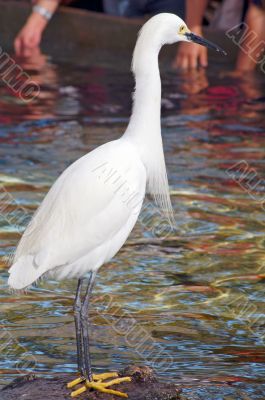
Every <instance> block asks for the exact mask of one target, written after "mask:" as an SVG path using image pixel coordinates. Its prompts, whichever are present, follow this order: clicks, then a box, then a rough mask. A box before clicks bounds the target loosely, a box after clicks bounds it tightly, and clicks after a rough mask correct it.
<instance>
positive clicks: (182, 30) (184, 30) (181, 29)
mask: <svg viewBox="0 0 265 400" xmlns="http://www.w3.org/2000/svg"><path fill="white" fill-rule="evenodd" d="M186 30H187V29H186V26H185V25H181V27H180V28H179V33H180V34H181V35H183V34H184V33H185V32H186Z"/></svg>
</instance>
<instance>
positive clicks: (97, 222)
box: [8, 13, 224, 397]
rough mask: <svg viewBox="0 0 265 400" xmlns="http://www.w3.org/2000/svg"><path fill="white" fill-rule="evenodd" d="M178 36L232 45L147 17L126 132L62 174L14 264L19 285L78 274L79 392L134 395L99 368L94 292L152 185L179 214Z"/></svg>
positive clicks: (161, 201)
mask: <svg viewBox="0 0 265 400" xmlns="http://www.w3.org/2000/svg"><path fill="white" fill-rule="evenodd" d="M178 41H185V42H195V43H199V44H201V45H205V46H207V47H209V48H212V49H215V50H217V51H221V52H222V53H224V51H223V50H222V49H220V48H219V47H218V46H216V45H215V44H213V43H211V42H209V41H206V40H205V39H203V38H200V37H198V36H196V35H194V34H193V33H192V32H190V30H189V29H188V28H187V26H186V24H185V22H183V21H182V20H181V19H180V18H179V17H177V16H176V15H173V14H167V13H163V14H158V15H156V16H154V17H152V18H151V19H150V20H149V21H148V22H146V23H145V25H144V26H143V28H142V30H141V31H140V34H139V37H138V40H137V43H136V46H135V50H134V55H133V62H132V70H133V73H134V75H135V80H136V88H135V93H134V102H133V111H132V115H131V118H130V122H129V125H128V127H127V129H126V131H125V133H124V134H123V136H122V137H121V138H120V139H118V140H114V141H112V142H109V143H106V144H104V145H102V146H100V147H98V148H97V149H95V150H93V151H92V152H90V153H89V154H86V155H85V156H83V157H81V158H80V159H79V160H77V161H76V162H74V163H73V164H72V165H70V166H69V167H68V168H67V169H66V170H65V171H64V172H63V173H62V175H61V176H59V178H58V179H57V180H56V182H55V183H54V184H53V186H52V187H51V189H50V191H49V192H48V193H47V195H46V197H45V198H44V200H43V202H42V204H41V205H40V207H39V209H38V210H37V212H36V214H35V215H34V217H33V218H32V220H31V222H30V224H29V226H28V227H27V229H26V231H25V233H24V235H23V236H22V238H21V240H20V243H19V245H18V247H17V250H16V253H15V258H14V263H13V265H12V266H11V268H10V270H9V273H10V276H9V281H8V283H9V285H10V287H11V288H13V289H18V290H19V289H24V288H27V287H28V286H30V285H31V284H32V283H34V282H36V281H37V280H38V279H39V278H41V277H43V276H52V277H54V278H56V279H58V280H60V279H64V278H74V277H76V278H78V286H77V292H76V299H75V305H74V316H75V326H76V340H77V359H78V369H79V373H80V378H78V379H76V380H75V381H73V382H71V383H70V384H69V385H68V387H69V388H73V387H75V386H76V385H78V384H84V385H83V386H82V387H81V388H80V389H77V390H75V391H74V392H72V396H73V397H75V396H77V395H78V394H80V393H82V392H83V391H85V390H87V389H88V388H93V389H96V390H99V391H103V392H105V393H112V394H116V395H118V396H121V397H127V395H126V394H125V393H122V392H120V391H117V390H111V389H109V387H110V386H112V385H115V384H117V383H121V382H125V381H129V380H130V378H128V377H123V378H118V375H117V374H116V373H106V374H99V375H94V374H92V371H91V361H90V354H89V330H88V328H89V323H88V307H89V299H90V294H91V289H92V286H93V283H94V280H95V276H96V272H97V270H98V269H99V268H100V267H101V266H102V265H103V264H104V263H107V262H108V261H109V260H110V259H111V258H112V257H113V256H114V255H115V254H116V253H117V252H118V251H119V249H120V248H121V247H122V245H123V244H124V242H125V241H126V239H127V237H128V236H129V234H130V232H131V230H132V228H133V227H134V225H135V223H136V221H137V218H138V215H139V212H140V210H141V205H142V202H143V199H144V196H145V193H146V191H147V192H149V193H151V194H152V195H153V196H154V199H155V201H156V202H157V204H158V205H159V206H160V207H161V208H162V209H163V210H164V212H165V213H166V215H167V217H168V220H169V222H170V223H172V221H173V220H174V218H173V212H172V207H171V202H170V196H169V189H168V180H167V173H166V166H165V160H164V153H163V146H162V138H161V128H160V108H161V81H160V74H159V66H158V54H159V51H160V49H161V47H162V46H163V45H164V44H170V43H175V42H178ZM86 281H88V282H87V287H86V293H85V295H84V298H82V296H81V290H82V286H83V285H84V284H85V283H86ZM109 378H114V379H112V380H111V381H108V379H109Z"/></svg>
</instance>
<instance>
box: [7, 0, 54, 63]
mask: <svg viewBox="0 0 265 400" xmlns="http://www.w3.org/2000/svg"><path fill="white" fill-rule="evenodd" d="M59 2H60V0H38V1H36V3H35V4H34V5H35V6H38V7H40V9H39V10H38V8H37V7H36V8H35V10H34V7H33V10H32V13H31V14H30V16H29V18H28V19H27V21H26V23H25V25H24V26H23V28H22V29H21V30H20V32H19V33H18V35H17V37H16V38H15V42H14V47H15V52H16V54H17V55H24V56H27V55H30V53H31V51H32V49H34V48H36V47H38V46H39V44H40V42H41V38H42V34H43V31H44V30H45V28H46V26H47V24H48V22H49V17H48V16H49V14H50V15H52V14H53V13H54V12H55V11H56V9H57V7H58V5H59ZM42 11H44V13H43V12H42ZM45 11H46V12H45ZM42 14H44V15H42ZM46 14H47V16H46Z"/></svg>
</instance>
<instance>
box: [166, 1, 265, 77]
mask: <svg viewBox="0 0 265 400" xmlns="http://www.w3.org/2000/svg"><path fill="white" fill-rule="evenodd" d="M208 3H209V1H208V0H197V1H196V7H194V0H186V22H187V25H188V26H189V27H190V28H191V30H192V31H193V32H194V33H196V34H198V35H200V36H202V25H203V19H204V15H205V12H206V9H207V6H208ZM244 17H245V18H244ZM243 19H244V22H245V24H246V26H247V32H246V35H245V37H243V40H242V42H240V47H241V49H240V51H239V53H238V57H237V62H236V69H237V70H238V71H252V70H254V69H255V67H256V65H257V63H258V62H259V58H258V57H252V56H250V52H251V49H255V53H256V54H260V59H261V57H263V56H264V54H263V52H264V41H265V29H264V26H265V1H264V0H249V1H245V0H224V1H223V2H222V4H221V6H220V9H219V10H218V12H217V13H216V16H215V17H214V18H213V20H212V21H211V24H210V26H211V27H213V28H214V29H220V30H223V31H228V30H230V29H231V28H233V27H234V26H236V25H239V24H240V22H241V21H243ZM246 26H245V27H246ZM250 32H252V33H251V34H248V33H250ZM242 48H243V49H246V50H242ZM249 48H250V50H249ZM207 65H208V53H207V48H206V47H202V46H198V45H197V44H192V43H184V42H182V43H180V45H179V49H178V53H177V57H176V59H175V62H174V66H175V67H177V68H180V69H184V70H185V69H194V68H197V67H199V66H201V67H207Z"/></svg>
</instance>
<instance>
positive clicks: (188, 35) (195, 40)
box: [185, 32, 227, 56]
mask: <svg viewBox="0 0 265 400" xmlns="http://www.w3.org/2000/svg"><path fill="white" fill-rule="evenodd" d="M185 36H186V38H187V39H188V40H189V41H190V42H193V43H197V44H200V45H201V46H205V47H208V48H209V49H212V50H215V51H218V52H219V53H222V54H223V55H225V56H226V55H227V52H226V51H224V50H223V49H221V47H219V46H217V45H216V44H214V43H212V42H210V41H209V40H206V39H204V38H202V37H200V36H198V35H195V34H194V33H192V32H187V33H185Z"/></svg>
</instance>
